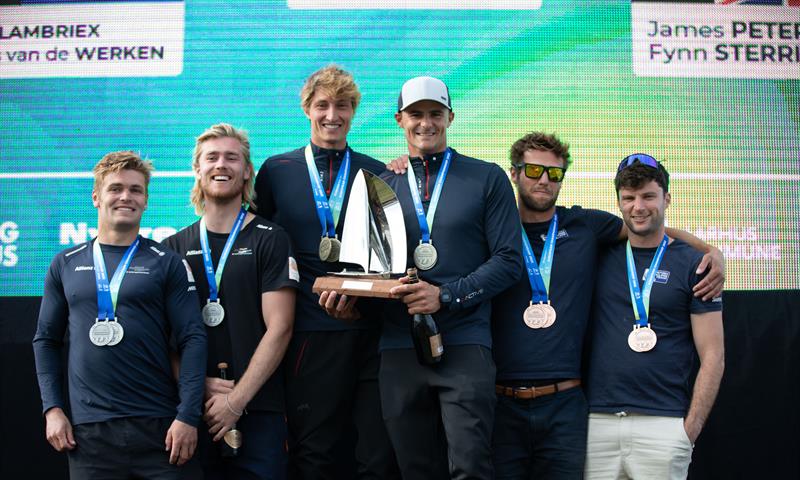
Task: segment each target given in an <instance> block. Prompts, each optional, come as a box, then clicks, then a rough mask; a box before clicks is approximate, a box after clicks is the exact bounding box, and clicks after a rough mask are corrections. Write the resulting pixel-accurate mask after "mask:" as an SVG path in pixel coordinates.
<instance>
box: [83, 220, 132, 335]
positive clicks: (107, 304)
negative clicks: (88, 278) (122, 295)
mask: <svg viewBox="0 0 800 480" xmlns="http://www.w3.org/2000/svg"><path fill="white" fill-rule="evenodd" d="M139 240H140V237H139V236H138V235H137V236H136V240H135V241H134V242H133V243H132V244H131V245H130V246H129V247H128V249H127V250H126V251H125V255H123V256H122V260H120V262H119V265H117V270H116V271H115V272H114V276H113V277H111V283H109V281H108V272H106V262H105V259H104V258H103V251H102V250H101V249H100V241H99V240H98V239H96V238H95V239H94V245H92V260H94V278H95V281H96V283H97V318H98V319H101V318H105V319H106V320H108V319H111V318H116V314H115V313H114V312H115V309H116V307H117V298H118V297H119V287H120V285H122V278H123V277H124V276H125V273H127V271H128V267H129V266H130V264H131V261H132V260H133V256H134V255H136V250H138V249H139Z"/></svg>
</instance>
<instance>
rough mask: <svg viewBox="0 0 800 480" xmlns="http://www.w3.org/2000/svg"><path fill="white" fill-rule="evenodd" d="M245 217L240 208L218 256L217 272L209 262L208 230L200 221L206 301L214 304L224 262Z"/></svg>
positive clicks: (202, 220)
mask: <svg viewBox="0 0 800 480" xmlns="http://www.w3.org/2000/svg"><path fill="white" fill-rule="evenodd" d="M246 216H247V209H246V208H245V207H242V209H241V210H240V211H239V215H237V216H236V221H235V222H234V223H233V228H231V233H230V234H229V235H228V240H227V241H226V242H225V247H224V248H223V249H222V254H221V255H220V256H219V264H218V265H217V271H216V272H215V271H214V262H213V261H212V260H211V247H209V245H208V230H207V229H206V219H205V218H201V219H200V248H202V249H203V265H204V266H205V271H206V280H208V300H209V301H211V302H216V301H217V298H219V297H218V295H219V286H220V284H221V283H222V271H223V270H225V262H227V261H228V255H229V254H230V253H231V249H232V248H233V242H235V241H236V237H238V236H239V231H240V230H241V229H242V225H244V219H245V217H246Z"/></svg>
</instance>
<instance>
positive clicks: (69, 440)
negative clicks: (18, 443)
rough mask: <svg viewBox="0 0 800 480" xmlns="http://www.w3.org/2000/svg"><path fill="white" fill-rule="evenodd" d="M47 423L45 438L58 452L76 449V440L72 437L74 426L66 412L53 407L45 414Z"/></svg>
mask: <svg viewBox="0 0 800 480" xmlns="http://www.w3.org/2000/svg"><path fill="white" fill-rule="evenodd" d="M44 418H45V421H46V423H47V424H46V426H45V436H46V437H47V441H48V442H49V443H50V445H52V446H53V448H55V449H56V451H57V452H66V451H68V450H72V449H74V448H75V446H76V443H75V438H74V437H73V436H72V424H71V423H70V422H69V419H68V418H67V415H66V414H65V413H64V410H61V409H60V408H59V407H53V408H51V409H50V410H48V411H47V412H46V413H45V414H44Z"/></svg>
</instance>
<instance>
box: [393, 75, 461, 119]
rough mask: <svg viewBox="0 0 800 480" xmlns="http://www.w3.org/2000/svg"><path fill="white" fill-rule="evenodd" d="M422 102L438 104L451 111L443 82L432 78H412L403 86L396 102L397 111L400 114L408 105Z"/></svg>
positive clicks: (448, 94) (447, 93)
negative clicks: (430, 101)
mask: <svg viewBox="0 0 800 480" xmlns="http://www.w3.org/2000/svg"><path fill="white" fill-rule="evenodd" d="M422 100H432V101H434V102H439V103H441V104H442V105H444V106H445V107H447V108H448V110H453V107H452V106H450V92H449V91H448V90H447V85H445V84H444V82H443V81H441V80H439V79H438V78H433V77H414V78H412V79H411V80H409V81H407V82H406V83H404V84H403V89H402V90H400V98H399V99H398V100H397V111H398V112H402V111H403V110H404V109H406V108H407V107H408V106H409V105H411V104H413V103H416V102H419V101H422Z"/></svg>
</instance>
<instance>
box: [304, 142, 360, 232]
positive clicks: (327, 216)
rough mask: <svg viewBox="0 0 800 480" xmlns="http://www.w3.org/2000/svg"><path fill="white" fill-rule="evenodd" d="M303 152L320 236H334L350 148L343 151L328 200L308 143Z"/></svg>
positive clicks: (340, 208)
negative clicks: (320, 229) (342, 157)
mask: <svg viewBox="0 0 800 480" xmlns="http://www.w3.org/2000/svg"><path fill="white" fill-rule="evenodd" d="M305 153H306V167H307V168H308V176H309V178H310V179H311V191H312V192H313V193H314V206H315V208H316V209H317V217H318V218H319V224H320V226H321V227H322V236H323V237H330V238H334V237H335V236H336V225H338V224H339V214H340V213H342V205H343V204H344V194H345V192H346V191H347V179H348V177H349V176H350V149H349V148H346V149H345V151H344V159H343V160H342V165H341V166H340V167H339V173H338V174H337V175H336V181H335V182H334V183H333V188H332V189H331V198H330V202H329V201H328V196H327V195H325V189H324V188H322V182H321V181H320V179H319V170H317V164H316V163H315V162H314V153H313V151H312V150H311V145H310V144H309V145H306V152H305Z"/></svg>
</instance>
